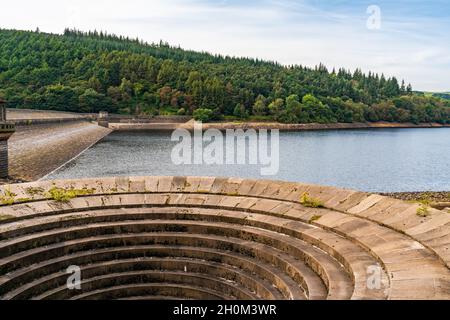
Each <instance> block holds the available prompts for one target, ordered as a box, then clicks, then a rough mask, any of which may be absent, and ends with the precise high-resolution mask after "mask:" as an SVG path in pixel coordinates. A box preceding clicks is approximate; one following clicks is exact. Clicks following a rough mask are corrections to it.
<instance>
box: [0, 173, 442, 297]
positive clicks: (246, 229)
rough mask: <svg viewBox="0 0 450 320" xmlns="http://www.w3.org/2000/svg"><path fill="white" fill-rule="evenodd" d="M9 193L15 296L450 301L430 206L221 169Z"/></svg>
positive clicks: (4, 246) (4, 198)
mask: <svg viewBox="0 0 450 320" xmlns="http://www.w3.org/2000/svg"><path fill="white" fill-rule="evenodd" d="M0 200H1V202H2V203H3V205H2V206H0V297H1V298H2V299H110V298H117V299H133V298H134V297H137V298H140V299H152V297H162V298H164V297H165V298H167V299H171V298H187V299H198V298H205V299H206V298H221V299H296V300H298V299H338V300H344V299H450V270H449V267H450V250H449V244H450V215H449V214H448V213H446V212H444V211H440V210H435V209H432V208H427V209H426V210H424V209H423V208H421V205H420V204H415V203H408V202H403V201H400V200H395V199H391V198H388V197H383V196H379V195H373V194H367V193H362V192H357V191H352V190H344V189H337V188H332V187H324V186H317V185H307V184H301V183H288V182H281V181H265V180H245V179H237V178H212V177H131V178H124V177H120V178H101V179H82V180H64V181H43V182H37V183H28V184H17V185H10V186H2V187H0ZM419 209H420V210H419ZM71 265H78V266H80V267H81V270H82V289H81V290H75V291H72V290H67V288H66V287H65V283H66V280H67V274H66V273H65V270H66V268H67V267H69V266H71ZM205 274H206V275H207V277H204V276H202V275H205Z"/></svg>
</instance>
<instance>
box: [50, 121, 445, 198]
mask: <svg viewBox="0 0 450 320" xmlns="http://www.w3.org/2000/svg"><path fill="white" fill-rule="evenodd" d="M170 134H171V133H170V132H144V131H137V132H114V133H112V134H111V135H109V136H107V137H106V138H104V139H103V140H102V141H100V142H99V143H98V144H96V145H95V146H93V147H92V148H91V149H89V150H87V151H86V152H85V153H83V154H82V155H81V156H80V157H79V158H77V159H76V160H74V161H72V162H70V163H69V164H67V165H66V166H64V167H63V168H61V169H60V170H58V171H56V172H55V173H53V174H52V175H51V176H49V177H48V178H51V179H66V178H83V177H104V176H122V175H123V176H144V175H196V176H227V177H228V176H235V177H243V178H265V179H276V180H286V181H299V182H306V183H316V184H322V185H331V186H337V187H347V188H352V189H357V190H363V191H372V192H396V191H447V190H448V191H450V128H442V129H376V130H348V131H317V132H282V133H280V170H279V173H278V174H277V175H276V176H269V177H267V176H265V177H263V176H261V175H260V166H255V165H224V166H206V165H203V166H195V165H183V166H176V165H174V164H172V161H171V157H170V156H171V152H172V148H173V146H174V145H175V144H176V142H171V141H170Z"/></svg>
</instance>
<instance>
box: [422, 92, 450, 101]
mask: <svg viewBox="0 0 450 320" xmlns="http://www.w3.org/2000/svg"><path fill="white" fill-rule="evenodd" d="M420 93H421V94H424V95H425V96H428V97H435V98H441V99H445V100H450V92H420Z"/></svg>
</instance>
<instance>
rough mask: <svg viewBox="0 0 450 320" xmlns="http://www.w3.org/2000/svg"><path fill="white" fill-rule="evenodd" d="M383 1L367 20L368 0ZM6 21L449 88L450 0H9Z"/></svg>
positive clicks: (2, 19) (1, 18) (2, 17)
mask: <svg viewBox="0 0 450 320" xmlns="http://www.w3.org/2000/svg"><path fill="white" fill-rule="evenodd" d="M370 5H376V6H378V7H379V8H380V10H381V20H380V21H381V25H380V27H381V28H380V29H369V28H368V27H367V20H368V19H369V18H370V14H369V13H367V8H368V7H369V6H370ZM0 26H1V27H2V28H17V29H31V30H34V29H36V27H39V28H40V29H41V30H42V31H47V32H55V33H61V32H62V31H63V29H64V28H65V27H76V28H78V29H81V30H89V29H91V30H92V29H97V30H106V31H109V32H113V33H116V34H122V35H128V36H132V37H139V38H142V39H144V40H146V41H149V42H152V41H155V42H157V41H159V40H160V39H163V40H166V41H168V42H170V43H171V44H173V45H180V46H182V47H184V48H188V49H194V50H202V51H209V52H212V53H223V54H229V55H236V56H250V57H258V58H264V59H269V60H276V61H279V62H281V63H284V64H304V65H308V66H314V65H316V64H318V63H320V62H322V63H324V64H325V65H327V66H329V67H330V68H332V67H345V68H349V69H352V70H353V69H355V68H361V69H363V70H364V71H369V70H372V71H375V72H379V73H385V74H386V75H389V76H391V75H395V76H397V77H398V78H404V79H406V80H407V81H408V82H411V83H412V84H413V87H414V88H415V89H417V90H428V91H450V41H448V31H449V30H450V1H444V0H433V1H418V0H408V1H407V0H398V1H387V0H371V1H365V0H351V1H345V0H328V1H325V0H250V1H237V0H128V1H123V0H77V1H75V0H74V1H71V0H40V1H27V0H15V1H8V2H6V1H5V2H4V3H3V4H2V10H1V11H0Z"/></svg>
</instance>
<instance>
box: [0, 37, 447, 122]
mask: <svg viewBox="0 0 450 320" xmlns="http://www.w3.org/2000/svg"><path fill="white" fill-rule="evenodd" d="M0 97H3V98H4V99H6V100H7V103H8V106H9V107H11V108H31V109H49V110H60V111H73V112H87V113H93V112H99V111H101V110H105V111H109V112H112V113H126V114H147V115H158V114H160V115H167V114H179V115H193V116H194V117H195V118H197V119H199V120H203V121H210V120H221V119H252V120H277V121H281V122H285V123H308V122H318V123H330V122H364V121H381V120H383V121H392V122H393V121H398V122H415V123H418V122H440V123H450V101H448V100H444V99H441V98H440V97H433V96H426V95H424V94H417V93H414V92H413V89H412V87H411V85H409V84H408V85H407V84H405V82H404V81H401V82H400V81H398V80H397V79H396V78H394V77H391V78H388V77H385V76H384V75H379V74H374V73H370V72H369V73H368V74H364V73H362V72H361V70H359V69H357V70H356V71H354V72H351V71H348V70H344V69H339V70H328V69H327V68H326V67H325V66H323V65H318V66H317V67H315V68H307V67H304V66H301V65H294V66H283V65H280V64H278V63H276V62H270V61H261V60H258V59H250V58H236V57H228V56H221V55H211V54H208V53H201V52H194V51H187V50H183V49H181V48H177V47H171V46H169V45H168V44H167V43H163V42H161V43H158V44H148V43H144V42H142V41H140V40H138V39H129V38H125V37H121V36H115V35H109V34H105V33H103V32H89V33H83V32H80V31H77V30H69V29H67V30H65V32H64V34H63V35H54V34H46V33H41V32H39V30H37V31H36V32H26V31H15V30H0Z"/></svg>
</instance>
